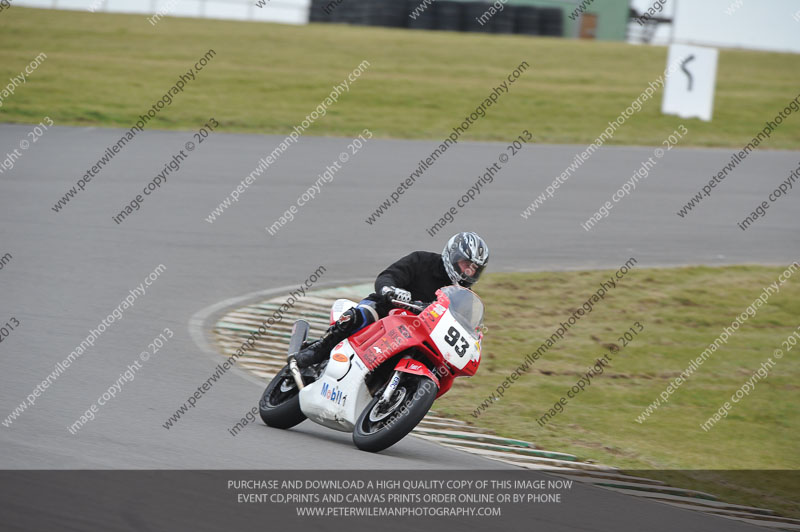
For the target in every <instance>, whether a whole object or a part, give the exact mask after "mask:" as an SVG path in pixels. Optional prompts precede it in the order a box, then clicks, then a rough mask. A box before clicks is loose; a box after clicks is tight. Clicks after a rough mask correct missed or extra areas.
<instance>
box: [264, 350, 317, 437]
mask: <svg viewBox="0 0 800 532" xmlns="http://www.w3.org/2000/svg"><path fill="white" fill-rule="evenodd" d="M299 394H300V390H298V389H297V384H296V383H295V382H294V378H293V377H292V374H291V372H290V371H289V366H288V364H287V365H286V366H284V367H283V369H281V370H280V371H279V372H278V374H277V375H275V377H273V379H272V381H270V383H269V385H267V389H266V390H264V393H263V394H262V395H261V401H259V402H258V409H259V413H260V414H261V419H262V420H263V421H264V423H266V424H267V425H269V426H270V427H275V428H278V429H288V428H291V427H294V426H295V425H297V424H299V423H302V422H303V421H304V420H305V419H306V416H305V414H303V411H302V410H300V395H299Z"/></svg>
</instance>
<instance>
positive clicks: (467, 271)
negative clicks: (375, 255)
mask: <svg viewBox="0 0 800 532" xmlns="http://www.w3.org/2000/svg"><path fill="white" fill-rule="evenodd" d="M487 262H489V247H488V246H487V245H486V242H484V241H483V239H482V238H481V237H479V236H478V235H477V234H476V233H472V232H464V233H458V234H456V235H453V236H452V237H451V238H450V240H448V241H447V244H446V245H445V246H444V249H443V250H442V253H441V254H439V253H432V252H430V251H414V252H413V253H410V254H408V255H406V256H405V257H403V258H402V259H400V260H398V261H397V262H395V263H394V264H392V265H391V266H389V267H388V268H386V269H385V270H383V271H382V272H381V273H380V274H379V275H378V278H377V279H376V280H375V292H374V293H372V294H370V295H369V296H367V297H366V298H365V299H362V300H361V302H360V303H359V304H358V305H357V306H355V307H353V308H351V309H349V310H347V311H345V312H344V313H342V315H341V317H339V319H338V320H337V321H336V322H335V323H334V324H333V325H331V326H330V328H328V330H327V331H326V332H325V334H323V335H322V337H321V338H320V339H319V340H317V341H316V342H314V343H312V344H311V345H309V346H308V347H306V348H305V349H303V350H301V351H300V352H299V353H297V355H295V360H296V362H297V366H298V367H300V368H304V367H308V366H311V365H313V364H317V363H319V362H322V361H323V360H325V359H326V358H327V357H328V355H329V354H330V351H331V349H333V346H335V345H336V344H338V343H339V342H341V341H342V340H344V339H345V338H347V337H349V336H350V335H352V334H353V333H355V332H356V331H359V330H361V329H363V328H364V327H366V326H367V325H369V324H371V323H374V322H375V321H377V320H379V319H381V318H383V317H385V316H387V315H388V314H389V310H391V308H392V307H391V305H390V303H389V301H388V300H389V299H397V300H400V301H411V300H416V301H425V302H430V301H434V300H435V299H436V290H438V289H439V288H441V287H443V286H447V285H449V284H459V285H461V286H463V287H466V288H469V287H470V286H472V285H473V284H475V283H476V282H477V281H478V278H479V277H480V275H481V272H483V269H484V268H485V267H486V264H487Z"/></svg>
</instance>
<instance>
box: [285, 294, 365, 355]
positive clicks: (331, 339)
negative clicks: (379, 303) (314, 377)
mask: <svg viewBox="0 0 800 532" xmlns="http://www.w3.org/2000/svg"><path fill="white" fill-rule="evenodd" d="M363 322H364V315H363V314H362V313H361V312H359V311H358V309H356V308H355V307H354V308H351V309H348V310H346V311H345V312H343V313H342V315H341V316H340V317H339V319H338V320H336V323H334V324H333V325H331V326H330V327H329V328H328V330H327V331H325V334H323V335H322V337H321V338H320V339H319V340H317V341H316V342H314V343H312V344H311V345H309V346H308V347H306V348H305V349H301V350H300V352H298V353H297V354H296V355H295V357H294V358H295V361H296V362H297V367H298V368H306V367H308V366H311V365H314V364H319V363H320V362H322V361H323V360H325V359H326V358H328V356H329V355H330V352H331V349H333V348H334V346H335V345H336V344H338V343H339V342H341V341H342V340H344V339H345V338H347V337H348V336H350V335H351V334H353V333H354V332H356V331H357V330H359V329H361V328H362V327H363V326H364V325H365V324H364V323H363Z"/></svg>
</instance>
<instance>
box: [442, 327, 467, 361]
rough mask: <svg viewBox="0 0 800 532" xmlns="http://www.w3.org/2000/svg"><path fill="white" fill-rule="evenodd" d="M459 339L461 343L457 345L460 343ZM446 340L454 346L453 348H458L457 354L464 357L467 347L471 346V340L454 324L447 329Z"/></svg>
mask: <svg viewBox="0 0 800 532" xmlns="http://www.w3.org/2000/svg"><path fill="white" fill-rule="evenodd" d="M459 340H461V343H460V344H459V345H456V344H458V341H459ZM444 341H445V342H447V343H448V344H449V345H451V346H453V349H455V350H456V354H457V355H458V356H460V357H463V356H464V355H465V354H466V352H467V348H468V347H469V340H467V339H466V338H464V337H463V336H461V333H460V332H458V329H456V328H455V327H453V326H452V325H451V326H450V328H449V329H448V330H447V334H445V335H444Z"/></svg>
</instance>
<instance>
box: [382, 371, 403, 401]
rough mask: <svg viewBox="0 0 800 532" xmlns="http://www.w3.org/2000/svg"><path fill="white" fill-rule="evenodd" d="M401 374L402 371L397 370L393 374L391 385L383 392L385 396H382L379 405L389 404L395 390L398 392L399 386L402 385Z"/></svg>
mask: <svg viewBox="0 0 800 532" xmlns="http://www.w3.org/2000/svg"><path fill="white" fill-rule="evenodd" d="M400 373H402V372H401V371H398V370H395V371H394V373H392V378H391V380H390V381H389V384H388V385H387V386H386V389H385V390H383V394H381V399H380V401H378V404H381V403H388V402H389V400H391V398H392V395H394V392H395V390H397V386H398V385H399V384H400Z"/></svg>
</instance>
